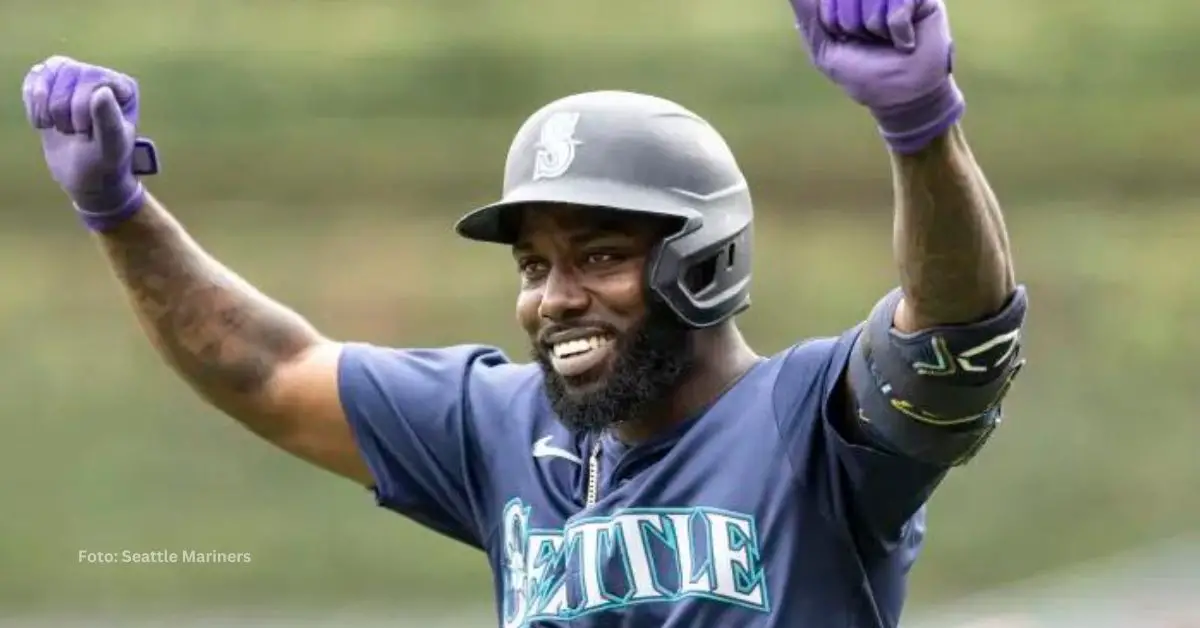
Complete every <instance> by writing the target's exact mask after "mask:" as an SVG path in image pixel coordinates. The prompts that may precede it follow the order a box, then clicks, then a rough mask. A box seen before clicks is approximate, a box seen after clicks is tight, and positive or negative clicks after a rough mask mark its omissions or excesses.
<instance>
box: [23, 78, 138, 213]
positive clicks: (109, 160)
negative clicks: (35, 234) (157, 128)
mask: <svg viewBox="0 0 1200 628" xmlns="http://www.w3.org/2000/svg"><path fill="white" fill-rule="evenodd" d="M21 92H22V95H23V97H24V101H25V114H26V116H27V117H28V118H29V123H30V124H31V125H33V127H34V128H35V129H37V130H38V131H39V132H40V133H41V137H42V152H43V153H44V155H45V158H46V165H47V166H48V167H49V169H50V174H51V176H52V177H54V180H55V181H56V182H57V183H58V184H59V186H61V187H62V189H63V191H64V192H66V193H67V196H68V197H70V199H71V201H72V202H73V203H74V204H75V208H76V210H77V211H78V212H79V214H80V217H81V218H82V219H83V221H84V223H85V224H87V225H88V226H89V227H91V228H93V229H105V228H108V227H110V226H112V225H115V224H118V223H119V222H121V221H123V220H125V219H126V218H128V217H129V216H131V215H133V214H134V213H135V212H137V210H138V209H139V208H140V207H141V205H142V203H143V201H144V200H145V196H146V192H145V189H144V188H143V187H142V184H141V182H140V181H139V180H138V178H137V176H138V175H151V174H156V173H157V172H158V161H157V156H156V154H155V150H154V144H153V143H151V142H150V141H149V140H146V139H139V138H138V137H137V133H136V126H137V118H138V86H137V82H136V81H134V80H133V78H131V77H129V76H126V75H124V74H121V73H120V72H116V71H114V70H110V69H108V68H102V67H99V66H95V65H90V64H87V63H82V62H79V61H76V60H74V59H70V58H68V57H61V56H55V57H50V58H49V59H46V60H45V61H43V62H42V63H39V64H37V65H35V66H33V68H31V69H30V70H29V73H28V74H27V75H26V76H25V83H24V85H23V86H22V89H21Z"/></svg>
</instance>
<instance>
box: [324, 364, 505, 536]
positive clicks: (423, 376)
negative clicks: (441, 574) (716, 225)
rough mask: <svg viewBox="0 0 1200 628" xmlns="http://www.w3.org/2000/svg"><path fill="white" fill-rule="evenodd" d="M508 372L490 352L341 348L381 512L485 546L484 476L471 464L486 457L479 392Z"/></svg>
mask: <svg viewBox="0 0 1200 628" xmlns="http://www.w3.org/2000/svg"><path fill="white" fill-rule="evenodd" d="M504 364H507V359H506V358H505V356H504V355H503V354H502V353H501V352H500V351H499V350H498V349H493V348H490V347H483V346H458V347H450V348H444V349H392V348H384V347H378V346H373V345H369V344H348V345H346V346H345V347H344V349H343V351H342V355H341V358H340V360H339V364H338V388H339V394H340V396H341V402H342V406H343V408H344V410H345V413H346V417H347V419H348V420H349V422H350V426H351V429H352V431H353V433H354V437H355V439H356V441H357V444H358V447H359V450H360V452H361V454H362V456H363V459H364V460H365V462H366V464H367V466H368V467H369V469H370V471H371V475H372V476H373V478H374V482H375V484H374V487H373V491H374V493H375V498H376V501H377V502H378V503H379V505H381V506H383V507H385V508H388V509H390V510H392V511H395V512H397V513H399V514H401V515H403V516H405V517H407V518H409V519H411V520H413V521H415V522H417V523H419V524H421V525H423V526H425V527H428V528H430V529H432V530H435V531H437V532H439V533H441V534H444V535H446V536H449V537H451V538H453V539H456V540H458V541H460V542H463V543H466V544H468V545H471V546H474V547H481V545H482V543H483V539H482V537H483V534H482V533H481V530H482V529H483V525H484V524H483V517H485V516H486V515H485V512H484V511H485V508H486V506H485V504H484V503H483V502H482V501H481V497H480V496H481V495H483V494H485V493H486V491H484V490H483V488H482V486H483V484H484V477H483V474H484V473H485V470H484V469H483V468H481V467H482V466H483V465H481V464H474V463H475V462H477V461H480V460H481V459H482V458H483V457H482V456H481V450H480V443H481V434H480V421H478V420H477V418H476V417H477V415H478V414H482V413H483V411H484V410H485V409H484V408H480V407H478V402H479V400H480V399H485V398H486V395H484V394H481V393H479V391H477V390H474V389H473V388H474V387H478V386H484V385H486V384H485V383H484V382H483V380H485V379H486V378H485V377H484V375H485V371H487V370H489V369H492V368H494V367H497V366H502V365H504Z"/></svg>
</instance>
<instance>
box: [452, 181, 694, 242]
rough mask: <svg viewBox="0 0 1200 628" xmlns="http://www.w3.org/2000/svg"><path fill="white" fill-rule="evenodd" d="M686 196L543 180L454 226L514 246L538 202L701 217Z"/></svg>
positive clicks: (465, 233) (603, 184)
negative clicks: (526, 214) (522, 221)
mask: <svg viewBox="0 0 1200 628" xmlns="http://www.w3.org/2000/svg"><path fill="white" fill-rule="evenodd" d="M688 201H689V199H688V197H687V195H685V194H682V193H672V192H670V191H663V190H652V189H647V188H644V187H640V186H634V185H629V184H625V183H620V182H617V181H597V180H580V179H570V180H565V179H564V180H542V181H535V182H532V183H529V184H526V185H523V186H521V187H518V188H516V189H514V190H512V191H510V192H509V193H508V194H507V195H505V197H504V199H502V200H500V201H498V202H495V203H491V204H489V205H484V206H483V207H480V208H479V209H476V210H474V211H472V212H470V213H468V214H466V215H465V216H463V217H462V218H460V219H459V220H458V222H457V223H456V224H455V225H454V230H455V232H457V233H458V234H459V235H460V236H462V237H464V238H467V239H468V240H475V241H477V242H491V243H495V244H510V245H511V244H515V243H516V240H517V236H518V231H519V229H520V218H521V213H522V210H524V209H525V208H528V207H534V206H539V205H567V206H575V207H589V208H595V209H601V210H607V211H614V212H619V213H628V214H640V215H650V216H661V217H667V218H680V219H683V220H690V219H694V218H700V213H699V212H698V211H696V210H695V209H694V208H692V207H691V205H690V204H689V202H688Z"/></svg>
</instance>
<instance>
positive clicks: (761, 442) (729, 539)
mask: <svg viewBox="0 0 1200 628" xmlns="http://www.w3.org/2000/svg"><path fill="white" fill-rule="evenodd" d="M859 331H860V328H855V329H853V330H851V331H848V332H846V333H845V334H843V335H842V336H841V337H839V338H822V339H816V340H811V341H807V342H804V343H801V344H798V345H796V346H793V347H791V348H789V349H788V350H786V351H784V352H781V353H779V354H777V355H774V356H772V357H770V358H768V359H765V360H763V361H761V362H759V363H758V364H757V365H756V366H755V367H754V368H753V369H752V370H751V371H750V372H748V373H747V374H746V375H745V376H744V377H743V378H742V379H741V380H740V381H738V382H737V384H736V385H734V386H733V387H732V388H731V389H730V390H728V391H727V392H726V393H725V394H724V395H723V396H722V397H720V398H719V399H718V400H717V401H715V402H714V403H713V404H712V405H711V406H710V407H709V408H708V409H707V410H706V411H705V412H703V413H701V414H700V415H699V416H696V417H694V418H692V419H691V420H690V421H688V422H686V423H684V424H681V425H680V426H679V427H678V428H677V429H675V430H674V431H673V432H672V433H670V434H666V435H664V436H662V437H661V438H659V439H658V440H655V441H652V442H647V443H643V444H639V445H637V446H634V447H627V446H624V445H622V444H621V443H619V442H617V441H616V440H613V439H611V438H610V437H607V436H593V435H577V434H574V433H572V432H570V431H568V430H567V429H566V428H564V427H563V426H562V425H560V424H559V423H558V421H557V420H556V418H555V416H554V414H553V412H552V410H551V409H550V407H549V404H548V402H547V400H546V397H545V393H544V392H543V389H542V385H543V384H542V382H543V375H542V373H541V371H540V369H539V368H538V367H537V366H536V365H527V364H514V363H512V362H510V361H509V360H508V359H507V358H506V357H505V356H504V355H503V354H502V353H501V352H500V351H499V350H497V349H494V348H491V347H485V346H474V345H472V346H457V347H450V348H444V349H428V350H397V349H387V348H380V347H375V346H370V345H364V344H352V345H348V346H347V347H346V349H345V351H344V353H343V356H342V359H341V364H340V369H339V370H340V387H341V395H342V403H343V404H344V406H345V408H346V413H347V415H348V417H349V419H350V422H351V424H352V425H353V429H354V432H355V436H356V438H357V439H358V441H359V444H360V447H361V449H362V453H363V455H364V457H365V459H366V461H367V463H368V465H369V467H370V469H371V472H372V474H373V476H374V478H375V481H376V488H375V493H376V498H377V499H378V502H379V503H380V504H381V505H383V506H385V507H387V508H389V509H392V510H394V511H396V512H398V513H400V514H402V515H404V516H406V517H409V518H411V519H413V520H415V521H417V522H419V523H421V524H423V525H425V526H428V527H429V528H432V529H434V530H437V531H439V532H441V533H442V534H445V535H447V536H449V537H451V538H453V539H457V540H458V541H461V542H463V543H467V544H469V545H471V546H473V547H477V548H479V549H481V550H483V551H484V552H485V553H486V555H487V557H488V561H489V563H490V565H491V568H492V572H493V574H494V582H495V596H496V600H497V613H498V615H499V619H500V625H502V626H505V627H514V628H515V627H525V626H529V627H549V626H566V625H568V622H570V624H569V625H571V626H596V627H601V626H604V627H613V626H629V627H635V626H636V627H639V628H640V627H645V626H668V627H678V628H684V627H687V628H692V627H695V626H738V627H743V628H753V627H760V628H767V627H772V628H780V627H785V626H797V627H804V628H812V627H817V626H819V627H821V628H826V627H852V628H871V627H875V626H881V627H882V626H888V627H890V626H895V625H896V624H897V622H898V618H899V616H900V611H901V606H902V604H903V600H904V597H905V579H906V574H907V573H908V571H909V569H910V567H911V566H912V565H913V562H914V560H915V559H916V556H917V553H918V551H919V549H920V547H921V543H922V537H923V533H924V511H923V507H924V506H923V505H924V503H925V501H926V499H927V498H928V497H929V495H930V493H931V492H932V491H933V489H934V487H935V486H936V485H937V483H938V482H939V481H940V480H941V478H942V477H943V475H944V473H945V469H944V468H940V467H936V466H932V465H927V464H923V463H919V462H916V461H913V460H910V459H906V458H904V457H899V456H894V455H890V454H885V453H882V452H880V451H877V450H874V449H869V448H865V447H860V446H856V445H854V444H851V443H849V442H847V440H845V439H844V438H843V437H842V436H841V435H840V434H839V432H838V430H837V423H836V422H835V420H834V418H835V417H834V416H833V412H834V411H835V409H837V408H840V407H841V402H840V400H839V399H838V395H837V390H838V387H837V383H838V381H839V379H840V377H841V376H842V373H843V371H844V370H845V368H846V364H847V359H848V357H849V354H850V350H851V347H852V346H853V344H854V340H855V338H856V337H857V335H858V333H859ZM596 439H600V446H601V452H602V454H601V456H600V462H601V464H600V465H599V467H598V469H599V473H598V477H597V478H596V480H597V482H596V486H597V488H598V491H596V501H595V504H594V505H593V506H592V507H590V508H589V507H587V506H586V498H587V495H586V493H587V487H588V484H589V478H588V476H589V473H588V459H589V455H590V453H591V452H592V451H593V446H594V445H595V444H596Z"/></svg>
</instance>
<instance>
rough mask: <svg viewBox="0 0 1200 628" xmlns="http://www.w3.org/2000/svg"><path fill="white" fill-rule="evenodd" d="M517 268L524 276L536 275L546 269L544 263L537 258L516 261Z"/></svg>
mask: <svg viewBox="0 0 1200 628" xmlns="http://www.w3.org/2000/svg"><path fill="white" fill-rule="evenodd" d="M517 270H518V271H520V273H521V275H523V276H525V277H536V276H538V275H540V274H542V273H545V271H546V264H545V263H543V262H541V261H538V260H523V261H521V262H518V263H517Z"/></svg>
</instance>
